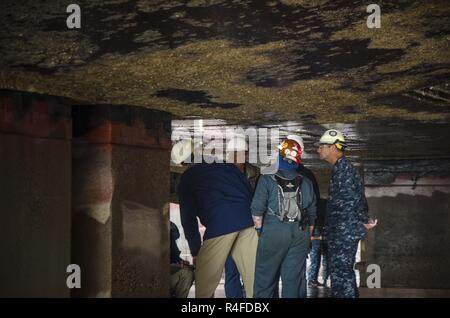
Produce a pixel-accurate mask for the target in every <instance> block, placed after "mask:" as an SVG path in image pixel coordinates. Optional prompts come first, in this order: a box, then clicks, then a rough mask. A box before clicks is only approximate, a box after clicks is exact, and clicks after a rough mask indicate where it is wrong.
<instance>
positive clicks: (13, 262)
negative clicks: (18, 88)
mask: <svg viewBox="0 0 450 318" xmlns="http://www.w3.org/2000/svg"><path fill="white" fill-rule="evenodd" d="M71 130H72V129H71V114H70V105H69V104H68V102H67V100H65V99H62V98H57V97H52V96H43V95H39V94H30V93H24V92H14V91H8V90H0V252H1V257H0V297H69V296H70V291H69V289H68V288H67V286H66V277H67V274H66V267H67V265H69V264H70V241H71V237H70V228H71V212H70V209H71V142H70V139H71V133H72V131H71Z"/></svg>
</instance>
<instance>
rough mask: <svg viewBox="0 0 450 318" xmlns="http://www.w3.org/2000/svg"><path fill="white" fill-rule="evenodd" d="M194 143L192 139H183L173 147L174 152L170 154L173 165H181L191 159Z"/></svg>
mask: <svg viewBox="0 0 450 318" xmlns="http://www.w3.org/2000/svg"><path fill="white" fill-rule="evenodd" d="M193 148H194V146H193V143H192V140H191V139H182V140H180V141H178V142H177V143H176V144H175V145H173V146H172V151H171V153H170V157H171V160H172V162H173V163H175V164H177V165H178V164H181V163H182V162H183V161H185V160H186V159H187V158H189V157H190V156H191V154H192V151H193V150H194V149H193Z"/></svg>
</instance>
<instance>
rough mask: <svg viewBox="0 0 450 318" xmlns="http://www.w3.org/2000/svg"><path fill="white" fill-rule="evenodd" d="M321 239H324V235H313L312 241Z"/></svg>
mask: <svg viewBox="0 0 450 318" xmlns="http://www.w3.org/2000/svg"><path fill="white" fill-rule="evenodd" d="M321 239H322V236H311V241H314V240H321Z"/></svg>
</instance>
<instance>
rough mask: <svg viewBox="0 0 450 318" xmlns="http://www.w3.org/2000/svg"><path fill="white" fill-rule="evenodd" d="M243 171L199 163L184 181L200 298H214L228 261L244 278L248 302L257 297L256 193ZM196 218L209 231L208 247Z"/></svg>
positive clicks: (182, 195)
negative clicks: (253, 212)
mask: <svg viewBox="0 0 450 318" xmlns="http://www.w3.org/2000/svg"><path fill="white" fill-rule="evenodd" d="M235 150H238V151H245V149H235ZM242 167H243V166H242V165H240V164H233V163H211V164H208V163H199V164H196V165H194V166H192V167H190V168H189V169H188V170H186V172H185V173H184V174H183V176H182V177H181V180H180V184H179V187H178V196H179V201H180V215H181V223H182V225H183V228H184V233H185V236H186V239H187V241H188V243H189V248H190V250H191V254H192V257H193V260H194V264H195V266H196V270H195V282H196V283H195V295H196V297H197V298H209V297H212V296H213V295H214V291H215V290H216V288H217V285H218V284H219V282H220V278H221V276H222V272H223V269H224V266H225V261H226V259H227V257H228V255H231V256H232V258H233V260H234V262H235V263H236V266H237V268H238V270H239V272H240V274H241V275H242V279H243V282H244V288H245V293H246V296H247V297H249V298H251V297H253V282H254V273H255V259H256V247H257V244H258V236H257V234H256V231H255V229H254V227H253V219H252V215H251V212H250V203H251V196H252V190H251V187H250V184H249V183H248V181H247V178H246V177H245V175H244V173H243V171H242V170H241V168H242ZM197 217H198V218H199V220H200V222H201V223H202V224H203V225H204V226H205V228H206V230H205V233H204V236H203V244H202V243H201V237H200V233H199V230H198V221H197Z"/></svg>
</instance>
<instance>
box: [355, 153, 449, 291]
mask: <svg viewBox="0 0 450 318" xmlns="http://www.w3.org/2000/svg"><path fill="white" fill-rule="evenodd" d="M364 167H365V173H364V174H365V184H366V196H367V199H368V204H369V209H370V214H371V215H372V216H374V217H375V218H377V219H378V222H379V224H378V225H377V227H375V228H374V229H373V230H371V231H369V234H368V237H367V239H366V240H365V241H364V244H363V250H362V256H363V261H364V262H365V266H366V267H367V265H369V264H378V265H379V266H380V268H381V287H404V288H436V289H450V272H449V270H448V269H449V268H450V253H449V252H448V251H449V246H450V231H449V228H450V213H449V211H450V161H448V160H434V161H430V160H415V161H404V160H397V161H385V162H382V161H381V162H380V161H378V162H366V163H365V165H364ZM362 283H365V281H362Z"/></svg>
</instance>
